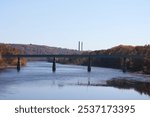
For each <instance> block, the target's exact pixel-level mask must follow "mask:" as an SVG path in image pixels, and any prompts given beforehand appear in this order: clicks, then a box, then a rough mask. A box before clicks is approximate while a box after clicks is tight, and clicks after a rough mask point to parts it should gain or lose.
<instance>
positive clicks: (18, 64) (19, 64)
mask: <svg viewBox="0 0 150 117" xmlns="http://www.w3.org/2000/svg"><path fill="white" fill-rule="evenodd" d="M20 67H21V62H20V57H18V61H17V71H20Z"/></svg>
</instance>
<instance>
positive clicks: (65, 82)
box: [0, 62, 150, 100]
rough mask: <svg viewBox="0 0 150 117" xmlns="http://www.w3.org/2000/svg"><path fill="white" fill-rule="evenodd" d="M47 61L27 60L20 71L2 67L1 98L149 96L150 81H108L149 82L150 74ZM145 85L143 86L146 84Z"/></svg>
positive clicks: (0, 73) (66, 98) (70, 98)
mask: <svg viewBox="0 0 150 117" xmlns="http://www.w3.org/2000/svg"><path fill="white" fill-rule="evenodd" d="M51 66H52V64H51V63H48V62H28V63H27V65H26V66H25V67H22V68H21V70H20V72H17V70H16V69H5V70H1V71H0V99H1V100H29V99H30V100H74V99H76V100H99V99H100V100H101V99H104V100H107V99H110V100H118V99H119V100H120V99H126V100H128V99H130V100H136V99H139V100H147V99H148V100H149V99H150V89H149V87H150V86H149V84H146V85H145V84H143V85H140V84H138V85H136V86H135V87H134V85H131V86H121V87H120V86H115V85H111V86H110V85H108V84H107V81H108V80H111V79H112V78H118V79H132V80H137V81H140V82H143V81H144V82H150V76H148V75H141V74H135V73H128V72H127V73H123V72H122V71H121V70H116V69H108V68H99V67H92V71H91V72H90V73H88V72H87V67H86V66H77V65H62V64H56V66H57V69H56V72H55V73H53V72H52V68H51ZM143 87H144V88H143Z"/></svg>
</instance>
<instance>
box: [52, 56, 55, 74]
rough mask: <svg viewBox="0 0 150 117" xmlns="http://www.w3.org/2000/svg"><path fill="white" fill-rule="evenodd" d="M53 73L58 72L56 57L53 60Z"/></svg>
mask: <svg viewBox="0 0 150 117" xmlns="http://www.w3.org/2000/svg"><path fill="white" fill-rule="evenodd" d="M52 71H53V72H55V71H56V59H55V57H54V58H53V66H52Z"/></svg>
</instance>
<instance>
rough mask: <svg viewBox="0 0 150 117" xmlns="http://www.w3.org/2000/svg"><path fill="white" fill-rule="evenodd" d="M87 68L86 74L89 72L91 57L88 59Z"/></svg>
mask: <svg viewBox="0 0 150 117" xmlns="http://www.w3.org/2000/svg"><path fill="white" fill-rule="evenodd" d="M88 59H89V60H88V68H87V71H88V72H91V57H89V58H88Z"/></svg>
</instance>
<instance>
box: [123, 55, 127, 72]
mask: <svg viewBox="0 0 150 117" xmlns="http://www.w3.org/2000/svg"><path fill="white" fill-rule="evenodd" d="M126 59H127V58H126V57H124V58H123V68H122V71H123V72H124V73H125V72H126V71H127V65H126Z"/></svg>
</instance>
